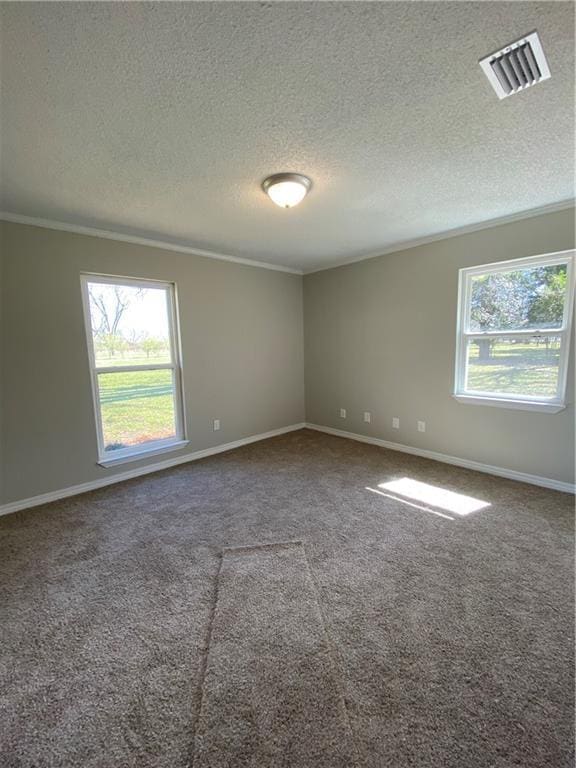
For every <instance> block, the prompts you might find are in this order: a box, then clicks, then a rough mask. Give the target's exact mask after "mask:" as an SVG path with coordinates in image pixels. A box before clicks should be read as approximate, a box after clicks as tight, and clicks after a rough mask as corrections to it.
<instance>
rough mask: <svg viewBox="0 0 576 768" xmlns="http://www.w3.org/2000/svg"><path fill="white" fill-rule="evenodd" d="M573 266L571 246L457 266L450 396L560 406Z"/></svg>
mask: <svg viewBox="0 0 576 768" xmlns="http://www.w3.org/2000/svg"><path fill="white" fill-rule="evenodd" d="M573 273H574V251H565V252H563V253H556V254H552V255H549V256H534V257H530V258H527V259H518V260H516V261H507V262H502V263H500V264H488V265H485V266H482V267H473V268H470V269H461V270H460V284H459V296H458V336H457V349H456V381H455V390H454V395H455V397H456V399H458V400H460V401H462V402H471V403H481V404H486V405H500V406H504V407H509V408H525V409H532V410H540V411H550V412H556V411H559V410H561V409H562V408H563V407H564V403H565V390H566V376H567V371H568V350H569V346H570V323H571V315H572V303H573V295H574V288H573V285H574V282H573V281H574V274H573Z"/></svg>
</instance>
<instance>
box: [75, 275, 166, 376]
mask: <svg viewBox="0 0 576 768" xmlns="http://www.w3.org/2000/svg"><path fill="white" fill-rule="evenodd" d="M88 294H89V297H90V320H91V325H92V337H93V340H94V355H95V357H96V365H97V366H98V367H108V366H113V365H147V364H151V365H153V364H155V363H170V362H171V352H170V333H169V322H168V293H167V291H166V289H165V288H138V287H137V286H132V285H110V284H109V283H98V282H89V283H88Z"/></svg>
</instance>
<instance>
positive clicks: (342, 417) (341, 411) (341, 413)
mask: <svg viewBox="0 0 576 768" xmlns="http://www.w3.org/2000/svg"><path fill="white" fill-rule="evenodd" d="M340 418H341V419H345V418H346V408H340Z"/></svg>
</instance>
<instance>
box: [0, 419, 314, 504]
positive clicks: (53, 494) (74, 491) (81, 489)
mask: <svg viewBox="0 0 576 768" xmlns="http://www.w3.org/2000/svg"><path fill="white" fill-rule="evenodd" d="M305 426H306V425H305V424H304V423H301V424H291V425H290V426H289V427H280V429H273V430H271V431H270V432H263V433H262V434H260V435H251V436H250V437H243V438H242V439H241V440H234V441H233V442H231V443H223V444H222V445H216V446H214V447H213V448H204V449H203V450H201V451H193V452H192V453H185V454H183V455H181V456H176V457H174V458H172V459H165V460H164V461H158V462H156V463H154V464H147V465H146V466H145V467H137V468H135V469H130V470H128V471H127V472H119V473H118V474H115V475H109V476H108V477H103V478H101V479H99V480H90V481H89V482H87V483H80V485H72V486H70V487H69V488H61V489H60V490H58V491H50V493H42V494H41V495H39V496H32V497H30V498H29V499H20V500H19V501H12V502H10V503H9V504H3V505H0V515H9V514H10V513H11V512H18V511H19V510H21V509H28V508H29V507H37V506H38V505H39V504H47V503H48V502H50V501H58V499H65V498H67V497H68V496H77V495H78V494H79V493H86V491H94V490H96V489H97V488H103V487H104V486H106V485H113V484H114V483H121V482H123V481H124V480H131V479H132V478H134V477H140V475H149V474H151V473H152V472H158V471H160V470H161V469H169V468H170V467H176V466H177V465H178V464H187V463H188V462H189V461H197V460H198V459H204V458H205V457H207V456H214V455H215V454H216V453H223V452H224V451H232V450H233V449H234V448H241V447H242V446H243V445H248V444H249V443H256V442H258V441H259V440H267V439H268V438H270V437H277V436H278V435H284V434H286V433H287V432H294V431H296V430H298V429H304V427H305Z"/></svg>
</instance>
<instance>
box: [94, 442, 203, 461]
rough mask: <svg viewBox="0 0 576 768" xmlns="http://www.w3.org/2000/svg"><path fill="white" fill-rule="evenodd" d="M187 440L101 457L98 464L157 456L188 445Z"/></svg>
mask: <svg viewBox="0 0 576 768" xmlns="http://www.w3.org/2000/svg"><path fill="white" fill-rule="evenodd" d="M188 442H189V441H188V440H177V441H175V442H173V443H168V444H166V445H162V446H156V447H151V448H146V449H144V450H139V451H132V452H131V453H125V454H123V455H122V456H115V457H114V458H112V457H110V458H108V457H106V458H101V459H100V460H99V461H98V464H99V465H100V466H101V467H115V466H116V465H117V464H126V463H127V462H129V461H140V460H141V459H147V458H148V457H149V456H157V455H158V454H161V453H167V452H168V451H177V450H178V449H179V448H183V447H184V446H185V445H188Z"/></svg>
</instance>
